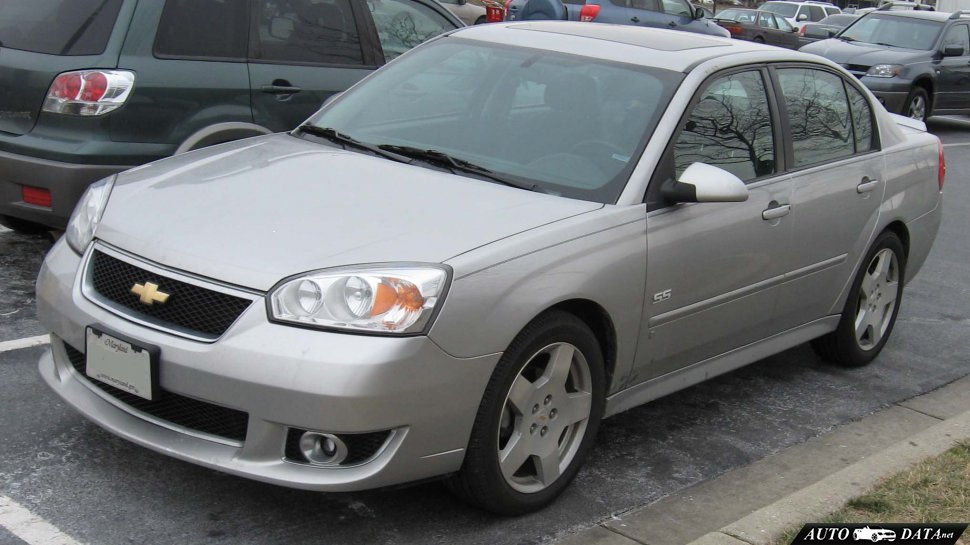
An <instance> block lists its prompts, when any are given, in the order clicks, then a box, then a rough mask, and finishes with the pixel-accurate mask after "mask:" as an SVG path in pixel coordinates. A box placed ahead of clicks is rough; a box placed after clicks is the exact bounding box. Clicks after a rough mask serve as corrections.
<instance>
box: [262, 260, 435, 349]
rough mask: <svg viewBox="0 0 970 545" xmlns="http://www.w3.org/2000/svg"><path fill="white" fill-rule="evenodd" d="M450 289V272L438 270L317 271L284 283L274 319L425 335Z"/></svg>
mask: <svg viewBox="0 0 970 545" xmlns="http://www.w3.org/2000/svg"><path fill="white" fill-rule="evenodd" d="M447 286H448V271H447V270H446V269H444V268H443V267H438V266H434V265H421V266H407V265H402V266H394V265H388V266H375V267H367V266H364V267H354V268H342V269H328V270H322V271H316V272H312V273H307V274H305V275H301V276H298V277H295V278H291V279H288V280H285V281H284V282H283V283H282V284H280V285H279V286H278V287H276V288H275V289H274V290H273V291H272V292H271V293H270V296H269V303H268V304H269V313H270V319H271V320H273V321H278V322H287V323H294V324H299V325H303V326H310V327H319V328H322V329H331V328H332V329H341V330H346V331H358V332H372V333H394V334H408V333H420V332H422V331H424V329H425V327H426V326H427V325H428V323H429V322H430V320H431V317H432V315H433V314H434V312H435V310H436V308H437V307H438V304H439V302H440V300H441V297H442V296H443V295H444V292H445V290H446V289H447Z"/></svg>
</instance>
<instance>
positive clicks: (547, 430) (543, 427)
mask: <svg viewBox="0 0 970 545" xmlns="http://www.w3.org/2000/svg"><path fill="white" fill-rule="evenodd" d="M547 433H549V428H547V427H545V426H542V429H541V430H539V435H541V436H542V437H545V436H546V434H547Z"/></svg>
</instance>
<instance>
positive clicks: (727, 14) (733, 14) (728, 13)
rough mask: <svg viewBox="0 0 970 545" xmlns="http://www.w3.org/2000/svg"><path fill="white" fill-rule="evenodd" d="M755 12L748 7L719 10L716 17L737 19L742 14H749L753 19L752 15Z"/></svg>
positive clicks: (728, 19)
mask: <svg viewBox="0 0 970 545" xmlns="http://www.w3.org/2000/svg"><path fill="white" fill-rule="evenodd" d="M753 13H754V12H753V11H751V10H747V9H726V10H724V11H719V12H717V14H716V15H715V16H714V18H715V19H718V20H721V21H737V20H738V18H739V17H741V15H744V14H748V17H749V18H752V19H753V17H752V16H751V14H753Z"/></svg>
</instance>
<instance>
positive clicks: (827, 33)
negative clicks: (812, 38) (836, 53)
mask: <svg viewBox="0 0 970 545" xmlns="http://www.w3.org/2000/svg"><path fill="white" fill-rule="evenodd" d="M838 33H839V31H838V30H832V29H831V28H829V29H826V30H825V34H826V35H828V37H829V38H834V37H835V35H836V34H838Z"/></svg>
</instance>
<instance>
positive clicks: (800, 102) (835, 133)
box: [778, 68, 872, 168]
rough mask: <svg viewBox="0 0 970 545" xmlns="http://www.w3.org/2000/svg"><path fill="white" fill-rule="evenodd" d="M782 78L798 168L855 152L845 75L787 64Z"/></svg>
mask: <svg viewBox="0 0 970 545" xmlns="http://www.w3.org/2000/svg"><path fill="white" fill-rule="evenodd" d="M778 81H779V83H780V84H781V90H782V94H783V95H784V97H785V109H786V110H787V111H788V121H789V125H790V134H791V141H792V148H793V149H794V153H795V163H794V166H795V167H796V168H798V167H803V166H808V165H814V164H817V163H823V162H827V161H833V160H836V159H841V158H843V157H848V156H850V155H852V154H853V153H855V138H854V137H853V132H852V120H851V118H850V116H849V103H848V101H847V99H846V95H845V87H844V86H843V84H842V78H840V77H839V76H836V75H835V74H832V73H831V72H824V71H821V70H811V69H807V68H785V69H782V70H778ZM869 132H870V133H871V132H872V129H871V127H870V129H869ZM870 141H871V136H870Z"/></svg>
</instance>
